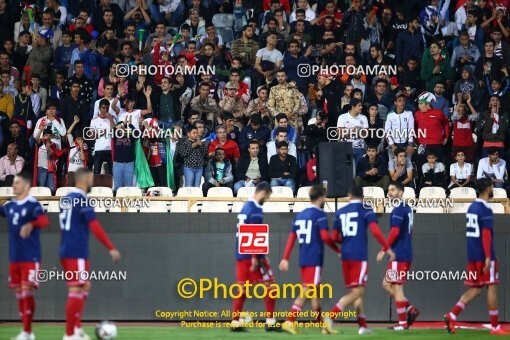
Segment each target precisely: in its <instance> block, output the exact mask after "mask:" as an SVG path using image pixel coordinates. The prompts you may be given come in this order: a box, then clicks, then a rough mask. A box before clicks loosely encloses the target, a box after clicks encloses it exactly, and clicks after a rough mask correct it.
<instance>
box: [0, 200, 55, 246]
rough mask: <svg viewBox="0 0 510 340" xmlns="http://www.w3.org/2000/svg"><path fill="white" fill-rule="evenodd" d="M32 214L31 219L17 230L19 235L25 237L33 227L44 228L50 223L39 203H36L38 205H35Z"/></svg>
mask: <svg viewBox="0 0 510 340" xmlns="http://www.w3.org/2000/svg"><path fill="white" fill-rule="evenodd" d="M2 210H3V209H2ZM32 216H33V219H32V220H31V221H30V222H28V223H25V224H24V225H23V226H22V227H21V229H20V231H19V236H20V237H21V238H24V239H25V238H27V237H29V236H30V233H32V230H33V229H34V228H46V227H47V226H48V225H49V224H50V221H49V219H48V215H46V214H45V213H44V211H43V209H42V207H41V205H40V204H39V205H38V207H36V208H35V209H34V210H33V213H32Z"/></svg>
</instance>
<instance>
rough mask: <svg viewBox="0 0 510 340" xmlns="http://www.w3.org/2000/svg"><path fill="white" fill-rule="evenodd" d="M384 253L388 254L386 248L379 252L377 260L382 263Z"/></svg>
mask: <svg viewBox="0 0 510 340" xmlns="http://www.w3.org/2000/svg"><path fill="white" fill-rule="evenodd" d="M384 254H386V252H385V251H384V250H381V251H380V252H379V253H377V262H379V263H381V261H382V259H383V258H384Z"/></svg>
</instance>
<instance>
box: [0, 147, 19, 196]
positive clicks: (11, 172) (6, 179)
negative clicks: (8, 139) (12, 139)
mask: <svg viewBox="0 0 510 340" xmlns="http://www.w3.org/2000/svg"><path fill="white" fill-rule="evenodd" d="M24 166H25V160H24V159H23V157H21V156H18V146H17V145H16V144H14V143H11V144H9V146H8V147H7V155H5V156H3V157H2V158H0V186H2V187H8V186H11V185H12V181H13V179H14V176H16V175H17V174H19V173H20V172H21V170H23V167H24Z"/></svg>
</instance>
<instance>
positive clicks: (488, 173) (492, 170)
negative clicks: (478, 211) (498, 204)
mask: <svg viewBox="0 0 510 340" xmlns="http://www.w3.org/2000/svg"><path fill="white" fill-rule="evenodd" d="M506 171H507V170H506V162H505V160H504V159H501V158H499V150H498V149H497V148H490V149H488V150H487V156H486V157H485V158H482V159H480V161H479V162H478V169H477V171H476V179H482V178H490V179H491V180H492V183H493V184H494V187H496V188H503V186H504V184H505V174H506Z"/></svg>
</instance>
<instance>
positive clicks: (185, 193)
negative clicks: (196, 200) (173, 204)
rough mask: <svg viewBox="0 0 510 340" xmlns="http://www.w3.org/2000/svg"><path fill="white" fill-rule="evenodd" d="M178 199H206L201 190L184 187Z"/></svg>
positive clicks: (179, 191)
mask: <svg viewBox="0 0 510 340" xmlns="http://www.w3.org/2000/svg"><path fill="white" fill-rule="evenodd" d="M176 197H204V193H203V192H202V189H200V188H195V187H182V188H179V190H178V191H177V195H176Z"/></svg>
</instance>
